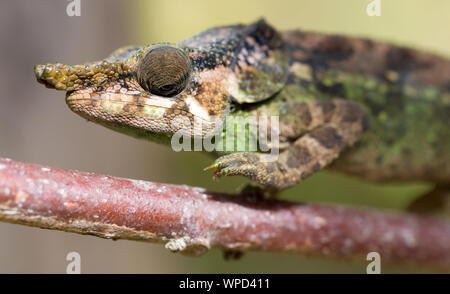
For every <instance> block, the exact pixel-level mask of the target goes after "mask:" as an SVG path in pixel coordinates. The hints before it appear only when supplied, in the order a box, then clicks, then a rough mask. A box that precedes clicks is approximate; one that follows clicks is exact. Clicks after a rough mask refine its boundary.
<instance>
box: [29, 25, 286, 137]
mask: <svg viewBox="0 0 450 294" xmlns="http://www.w3.org/2000/svg"><path fill="white" fill-rule="evenodd" d="M283 48H284V46H283V44H282V42H281V38H280V37H279V36H278V34H277V33H276V32H275V31H274V30H273V29H272V28H271V27H270V26H268V25H267V24H266V23H265V22H264V21H259V22H257V23H255V24H252V25H249V26H242V25H238V26H229V27H222V28H214V29H210V30H208V31H205V32H203V33H201V34H199V35H197V36H194V37H192V38H190V39H187V40H184V41H181V42H180V43H178V44H176V45H171V44H156V45H151V46H146V47H127V48H121V49H119V50H117V51H115V52H114V53H113V54H112V55H111V56H109V57H108V58H106V59H104V60H102V61H99V62H92V63H87V64H83V65H75V66H69V65H65V64H60V63H56V64H45V65H36V66H35V68H34V71H35V75H36V78H37V81H38V82H40V83H42V84H44V85H45V86H47V87H50V88H54V89H57V90H64V91H66V92H67V94H66V102H67V104H68V105H69V107H70V108H71V109H72V110H73V111H74V112H76V113H77V114H79V115H81V116H83V117H85V118H87V119H88V120H91V121H94V122H96V123H100V124H102V125H104V126H107V127H109V128H113V129H115V130H118V131H122V132H125V133H127V134H136V133H140V134H145V133H146V134H151V135H152V136H153V135H154V134H160V135H164V136H165V135H167V136H168V137H170V136H171V135H173V134H174V133H175V132H177V131H179V130H182V129H183V130H188V131H189V132H190V134H191V135H195V136H198V135H201V136H204V135H205V134H207V133H208V132H209V131H210V130H212V129H214V126H215V125H216V124H217V122H219V121H220V122H221V121H223V119H224V117H225V116H226V114H227V113H228V112H229V109H230V107H229V106H230V103H231V101H235V102H238V103H244V102H245V103H248V102H255V101H259V100H263V99H265V98H267V97H269V96H271V95H272V94H274V93H275V92H277V91H278V90H279V89H280V88H281V87H282V86H283V84H284V80H285V78H286V74H287V70H286V68H287V59H286V55H285V54H284V49H283Z"/></svg>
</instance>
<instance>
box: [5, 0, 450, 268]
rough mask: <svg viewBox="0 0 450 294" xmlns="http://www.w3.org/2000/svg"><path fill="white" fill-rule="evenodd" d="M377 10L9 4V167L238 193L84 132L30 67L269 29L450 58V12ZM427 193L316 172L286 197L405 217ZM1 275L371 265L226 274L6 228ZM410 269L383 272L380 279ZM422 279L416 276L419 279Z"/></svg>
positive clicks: (396, 4) (196, 156)
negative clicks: (221, 31) (247, 26)
mask: <svg viewBox="0 0 450 294" xmlns="http://www.w3.org/2000/svg"><path fill="white" fill-rule="evenodd" d="M370 2H371V1H369V0H346V1H335V0H307V1H300V0H291V1H289V0H277V1H269V0H266V1H262V0H254V1H248V0H239V1H237V0H227V1H197V0H191V1H186V0H178V1H174V0H165V1H163V0H160V1H144V0H141V1H137V0H135V1H118V0H114V1H111V0H110V1H108V0H103V1H100V0H97V1H83V0H81V6H82V9H81V16H75V17H69V16H67V14H66V5H67V4H68V3H69V2H67V1H57V0H41V1H26V0H19V1H2V2H1V4H0V38H1V44H2V45H1V48H0V65H1V66H0V89H2V91H0V156H2V157H9V158H12V159H15V160H20V161H27V162H33V163H39V164H45V165H50V166H55V167H61V168H67V169H78V170H82V171H89V172H96V173H102V174H109V175H113V176H120V177H128V178H136V179H144V180H151V181H158V182H167V183H174V184H187V185H193V186H202V187H206V188H208V189H211V190H216V191H229V192H233V191H235V189H236V188H237V187H238V186H239V185H240V184H242V183H244V182H245V180H243V179H239V178H226V179H222V180H221V181H219V182H213V181H212V180H211V176H212V174H211V173H210V172H203V171H202V169H203V167H205V166H207V165H208V164H210V163H211V160H212V158H211V157H209V156H207V155H204V154H200V153H198V152H189V153H175V152H173V151H171V150H170V149H169V148H167V147H165V146H159V145H156V144H154V143H149V142H145V141H139V140H136V139H133V138H128V137H125V136H123V135H121V134H116V133H114V132H112V131H110V130H107V129H105V128H102V127H100V126H97V125H94V124H92V123H86V122H85V121H84V120H82V119H80V118H79V117H77V116H76V115H75V114H73V113H71V112H70V110H69V109H68V108H67V107H66V105H65V102H64V94H63V93H62V92H56V91H50V90H48V89H45V88H44V87H42V85H39V84H37V83H36V82H35V79H34V75H33V65H34V64H37V63H45V62H56V61H60V62H64V63H69V64H77V63H83V62H86V61H92V60H98V59H102V58H104V57H106V56H107V55H108V54H109V53H111V52H112V51H113V50H114V49H116V48H118V47H120V46H124V45H129V44H148V43H156V42H176V41H178V40H181V39H184V38H187V37H189V36H192V35H194V34H196V33H198V32H200V31H202V30H205V29H207V28H210V27H212V26H219V25H229V24H235V23H249V22H252V21H255V20H256V19H258V18H260V17H264V18H266V20H267V21H268V22H269V23H271V24H272V25H274V26H275V27H276V28H278V29H279V30H287V29H298V28H299V29H303V30H314V31H319V32H327V33H339V34H348V35H354V36H364V37H369V38H373V39H376V40H383V41H390V42H394V43H397V44H402V45H407V46H412V47H415V48H420V49H424V50H427V51H431V52H436V53H439V54H441V55H444V56H450V49H449V48H450V35H449V24H450V21H449V18H448V16H449V15H450V2H449V1H446V0H434V1H426V0H403V1H402V0H396V1H392V0H391V1H389V0H381V5H382V14H381V16H378V17H376V16H374V17H369V16H367V14H366V7H367V5H368V4H369V3H370ZM430 188H431V186H430V185H429V184H427V183H414V184H411V183H408V184H398V185H392V184H390V185H385V184H384V185H379V184H378V185H376V184H373V183H368V182H365V181H363V180H361V179H357V178H353V177H349V176H345V175H339V174H334V173H330V172H326V171H325V172H319V173H318V174H317V175H315V176H313V177H311V178H309V179H307V180H306V181H304V182H303V183H302V184H300V185H297V186H296V187H294V188H291V189H289V190H286V191H284V192H282V194H281V197H282V198H285V199H291V200H293V201H308V202H321V203H339V204H344V205H353V206H366V207H372V208H375V209H390V210H402V209H404V208H405V207H406V206H407V205H408V204H409V203H410V202H411V201H412V200H414V199H415V198H416V197H417V196H418V195H420V194H422V193H424V192H426V191H428V190H429V189H430ZM0 236H1V237H0V273H49V272H50V273H64V272H65V267H66V260H65V256H66V254H67V253H68V252H70V251H77V252H79V253H80V254H81V260H82V272H84V273H217V272H219V273H222V272H227V273H365V267H366V262H365V261H364V260H363V261H361V262H342V261H336V260H326V259H322V258H316V257H314V258H313V257H303V256H288V255H282V254H271V253H248V254H247V255H246V256H245V257H244V258H243V259H241V260H239V261H232V262H226V261H224V260H223V258H222V255H221V252H220V251H218V250H212V251H211V252H209V253H208V254H206V255H205V256H203V257H200V258H190V257H185V256H182V255H176V254H172V253H170V252H168V251H166V250H165V249H164V248H163V246H161V245H154V244H147V243H139V242H132V241H117V242H112V241H109V240H102V239H99V238H95V237H90V236H80V235H75V234H69V233H62V232H55V231H48V230H39V229H36V228H28V227H23V226H18V225H11V224H2V223H0ZM405 270H406V269H404V268H395V267H392V266H391V267H387V266H383V268H382V271H383V272H402V271H405ZM413 271H417V269H413Z"/></svg>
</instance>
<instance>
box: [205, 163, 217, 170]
mask: <svg viewBox="0 0 450 294" xmlns="http://www.w3.org/2000/svg"><path fill="white" fill-rule="evenodd" d="M219 165H220V163H219V162H215V163H213V164H211V165H209V166H207V167H205V168H204V169H203V170H204V171H206V170H209V169H213V168H218V167H219Z"/></svg>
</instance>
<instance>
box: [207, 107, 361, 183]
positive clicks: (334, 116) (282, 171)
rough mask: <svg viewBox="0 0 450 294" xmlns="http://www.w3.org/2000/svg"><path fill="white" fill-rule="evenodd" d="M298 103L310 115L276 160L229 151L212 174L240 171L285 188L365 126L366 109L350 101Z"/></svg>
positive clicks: (320, 164)
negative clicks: (302, 105) (303, 105)
mask: <svg viewBox="0 0 450 294" xmlns="http://www.w3.org/2000/svg"><path fill="white" fill-rule="evenodd" d="M297 103H298V102H297ZM302 104H306V106H307V107H308V108H309V114H313V119H311V120H308V121H309V123H308V125H303V126H302V128H300V129H302V135H301V136H300V137H298V138H297V139H295V141H293V142H292V143H290V144H289V147H288V148H287V149H286V150H284V151H283V152H281V153H280V155H279V157H278V159H277V160H275V161H272V162H265V161H264V160H262V156H263V154H262V153H258V152H239V153H232V154H229V155H225V156H222V157H219V158H218V159H217V160H216V161H215V162H214V163H213V164H212V165H211V166H210V168H215V176H216V177H221V176H234V175H240V176H244V177H247V178H250V179H251V180H253V181H255V182H256V183H258V184H260V185H262V186H264V187H265V188H268V189H270V190H281V189H285V188H287V187H290V186H293V185H295V184H296V183H298V182H300V181H301V180H303V179H305V178H307V177H308V176H310V175H312V174H314V173H315V172H317V171H318V170H320V169H322V168H324V167H325V166H327V165H329V164H330V163H331V162H332V161H333V160H334V159H336V158H337V157H338V156H339V154H340V152H341V151H342V150H344V149H345V148H346V147H349V146H351V145H353V144H354V143H355V142H356V141H357V140H358V139H359V138H360V137H361V135H362V133H363V132H364V131H365V130H366V129H367V127H368V115H367V112H366V110H365V109H364V108H363V107H361V106H359V105H358V104H356V103H354V102H351V101H346V100H341V99H335V100H330V101H311V102H309V103H302ZM300 121H305V120H300Z"/></svg>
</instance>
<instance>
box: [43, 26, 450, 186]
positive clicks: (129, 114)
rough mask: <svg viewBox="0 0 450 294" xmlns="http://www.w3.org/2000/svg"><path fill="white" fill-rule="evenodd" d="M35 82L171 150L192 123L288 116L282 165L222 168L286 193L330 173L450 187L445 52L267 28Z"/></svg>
mask: <svg viewBox="0 0 450 294" xmlns="http://www.w3.org/2000/svg"><path fill="white" fill-rule="evenodd" d="M35 74H36V77H37V80H38V81H39V82H40V83H43V84H45V85H46V86H47V87H50V88H55V89H57V90H64V91H67V94H66V101H67V104H68V105H69V107H70V109H72V110H73V111H74V112H76V113H77V114H79V115H81V116H82V117H84V118H86V119H88V120H90V121H93V122H96V123H99V124H102V125H104V126H106V127H108V128H111V129H113V130H116V131H119V132H122V133H125V134H128V135H132V136H135V137H139V138H145V139H149V140H153V141H158V142H162V143H166V144H169V143H170V142H171V138H172V136H173V135H174V134H175V133H176V132H177V131H179V130H180V129H181V126H180V125H182V124H174V123H173V121H174V120H175V119H176V118H177V117H180V116H181V117H183V118H185V119H186V120H187V122H192V121H193V120H194V119H195V118H197V119H199V120H200V121H201V122H202V125H203V128H202V130H201V136H203V137H204V136H206V135H207V134H206V133H207V132H208V131H211V130H213V128H214V127H215V126H217V124H218V123H219V122H221V121H223V119H224V117H225V116H231V117H238V116H239V117H248V116H255V117H262V116H278V117H279V126H278V132H279V141H280V154H279V157H278V159H277V160H275V161H271V162H265V161H263V160H261V156H262V155H263V153H262V152H225V153H223V152H222V153H219V154H218V155H220V156H219V157H218V158H217V159H216V161H215V162H214V163H213V164H212V165H211V166H210V168H213V169H215V176H218V177H220V176H230V175H241V176H245V177H248V178H250V179H252V180H253V181H255V182H256V183H258V184H260V185H262V186H265V187H267V188H269V189H274V190H279V189H284V188H287V187H290V186H292V185H294V184H296V183H298V182H300V181H301V180H303V179H305V178H307V177H308V176H310V175H312V174H313V173H315V172H317V171H318V170H320V169H322V168H325V167H328V168H331V169H334V170H338V171H342V172H346V173H350V174H354V175H358V176H361V177H364V178H368V179H372V180H383V181H393V180H425V181H431V182H434V183H438V184H442V185H447V184H449V183H450V62H449V60H447V59H445V58H441V57H438V56H436V55H433V54H428V53H423V52H420V51H416V50H413V49H409V48H403V47H398V46H394V45H390V44H385V43H380V42H374V41H371V40H367V39H360V38H351V37H345V36H338V35H324V34H318V33H310V32H303V31H298V30H296V31H287V32H282V33H280V32H277V31H276V30H275V29H274V28H273V27H271V26H270V25H268V24H267V23H266V22H265V21H264V20H260V21H258V22H255V23H253V24H250V25H234V26H225V27H218V28H212V29H209V30H207V31H205V32H202V33H200V34H199V35H196V36H194V37H192V38H189V39H186V40H183V41H181V42H179V43H177V44H173V45H170V44H156V45H150V46H146V47H126V48H122V49H119V50H117V51H116V52H114V53H113V54H112V55H111V56H110V57H108V58H106V59H105V60H102V61H99V62H93V63H86V64H83V65H76V66H69V65H64V64H59V63H58V64H45V65H37V66H35ZM193 131H194V129H192V132H193ZM223 132H224V133H223V134H222V137H226V131H223ZM249 132H250V131H248V132H246V135H245V136H244V137H245V138H244V139H247V138H248V137H249V136H252V135H255V134H251V133H249ZM238 140H239V138H238Z"/></svg>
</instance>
